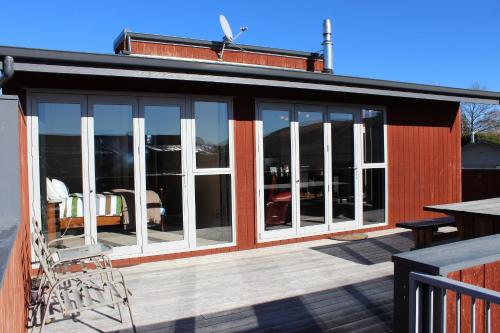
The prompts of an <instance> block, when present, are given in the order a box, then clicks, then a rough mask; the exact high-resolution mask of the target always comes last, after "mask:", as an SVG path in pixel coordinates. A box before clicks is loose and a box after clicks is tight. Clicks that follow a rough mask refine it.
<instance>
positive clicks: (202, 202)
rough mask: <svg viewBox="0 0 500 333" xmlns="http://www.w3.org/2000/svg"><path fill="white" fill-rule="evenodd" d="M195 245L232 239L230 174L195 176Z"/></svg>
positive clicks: (211, 243) (212, 243) (218, 242)
mask: <svg viewBox="0 0 500 333" xmlns="http://www.w3.org/2000/svg"><path fill="white" fill-rule="evenodd" d="M195 202H196V246H207V245H214V244H220V243H229V242H231V241H232V239H233V233H232V217H231V175H203V176H195Z"/></svg>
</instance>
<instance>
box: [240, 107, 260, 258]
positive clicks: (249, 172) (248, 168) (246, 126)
mask: <svg viewBox="0 0 500 333" xmlns="http://www.w3.org/2000/svg"><path fill="white" fill-rule="evenodd" d="M254 105H255V102H254V99H253V98H248V97H236V98H235V99H234V146H235V169H236V170H235V172H236V177H235V178H236V184H235V185H236V227H237V242H238V249H239V250H247V249H252V248H255V245H256V228H257V224H256V202H255V201H256V184H255V165H256V162H255V159H256V150H255V122H254V115H255V107H254Z"/></svg>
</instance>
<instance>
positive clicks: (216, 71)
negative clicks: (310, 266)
mask: <svg viewBox="0 0 500 333" xmlns="http://www.w3.org/2000/svg"><path fill="white" fill-rule="evenodd" d="M220 50H221V43H218V42H209V41H204V40H195V39H186V38H177V37H170V36H158V35H149V34H140V33H133V32H129V31H124V32H123V33H122V34H121V35H120V36H119V38H118V39H117V41H116V42H115V44H114V51H115V54H91V53H80V52H63V51H54V50H40V49H28V48H19V47H5V46H3V47H0V55H2V56H11V57H13V59H14V68H15V72H14V75H13V76H12V78H10V80H9V81H8V82H6V83H5V85H4V87H3V89H4V93H5V94H11V95H17V96H19V99H20V105H21V109H22V118H23V119H24V120H25V122H23V121H21V122H20V124H21V127H22V131H23V132H22V133H23V135H22V136H21V141H22V142H24V144H25V145H26V146H27V149H28V151H27V156H28V166H27V168H28V172H27V176H28V178H29V179H28V180H27V184H28V185H29V186H28V187H29V200H27V202H25V203H24V206H25V207H23V208H24V209H25V210H26V211H28V210H29V214H30V216H31V217H33V218H35V219H36V220H37V221H39V223H41V226H42V228H43V230H45V231H46V232H47V233H48V236H49V238H55V237H58V236H60V235H62V234H65V235H68V234H81V233H86V234H88V235H89V237H88V240H87V241H90V237H93V238H96V239H97V240H98V241H101V242H106V243H109V244H111V245H112V246H113V247H114V253H113V256H114V259H116V260H117V262H116V264H120V263H122V264H135V263H139V262H146V261H153V260H163V259H169V258H179V257H186V256H195V255H205V254H211V253H219V252H226V251H237V250H247V249H253V248H258V247H264V246H274V245H279V244H285V243H291V242H300V241H307V240H312V239H317V238H324V237H330V236H331V235H332V234H337V233H345V232H352V231H353V230H363V231H367V230H375V229H382V228H393V227H394V226H395V224H396V223H397V222H401V221H405V220H415V219H420V218H425V217H429V216H431V213H428V212H424V211H423V210H422V207H423V206H424V205H431V204H440V203H447V202H456V201H460V200H461V158H460V112H459V103H460V102H462V101H468V102H481V103H493V104H498V103H499V100H500V94H499V93H493V92H485V91H472V90H464V89H455V88H445V87H438V86H429V85H420V84H410V83H401V82H392V81H382V80H373V79H365V78H357V77H346V76H339V75H334V74H331V73H328V71H324V68H323V57H322V56H321V55H320V54H316V53H310V52H298V51H290V50H281V49H274V48H266V47H257V46H250V45H239V46H238V47H235V46H231V45H229V46H228V47H227V48H226V50H225V51H224V55H223V58H222V59H220V57H219V56H218V54H219V52H220ZM327 69H328V68H327Z"/></svg>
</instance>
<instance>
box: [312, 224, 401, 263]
mask: <svg viewBox="0 0 500 333" xmlns="http://www.w3.org/2000/svg"><path fill="white" fill-rule="evenodd" d="M410 243H411V233H410V232H403V233H399V234H394V235H387V236H380V237H376V238H368V239H365V240H362V241H354V242H346V243H341V244H332V245H323V246H317V247H313V248H312V249H313V250H316V251H319V252H322V253H325V254H328V255H331V256H334V257H337V258H340V259H344V260H349V261H352V262H354V263H357V264H362V265H375V264H380V263H383V262H388V261H391V257H392V255H393V254H396V253H401V252H405V251H408V250H409V247H408V245H409V244H410Z"/></svg>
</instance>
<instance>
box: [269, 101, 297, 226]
mask: <svg viewBox="0 0 500 333" xmlns="http://www.w3.org/2000/svg"><path fill="white" fill-rule="evenodd" d="M262 123H263V155H264V207H265V209H264V211H265V212H264V214H265V229H266V230H275V229H283V228H291V227H292V215H291V211H292V185H291V157H290V152H291V147H290V146H291V145H290V112H289V111H279V110H263V111H262Z"/></svg>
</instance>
